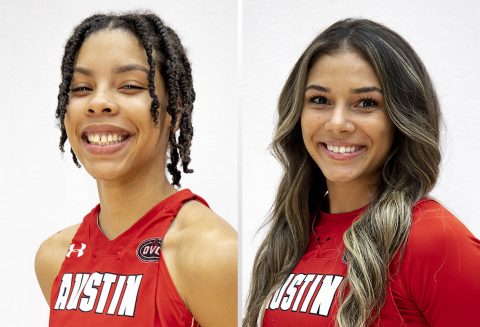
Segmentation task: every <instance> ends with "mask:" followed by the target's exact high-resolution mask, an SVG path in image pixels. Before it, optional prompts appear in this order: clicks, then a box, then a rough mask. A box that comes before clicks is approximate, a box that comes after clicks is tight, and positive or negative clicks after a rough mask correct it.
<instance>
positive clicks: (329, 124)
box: [325, 105, 355, 134]
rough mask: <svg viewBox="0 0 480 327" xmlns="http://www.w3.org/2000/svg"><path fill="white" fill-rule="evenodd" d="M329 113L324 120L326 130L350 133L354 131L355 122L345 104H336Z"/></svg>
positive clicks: (336, 132)
mask: <svg viewBox="0 0 480 327" xmlns="http://www.w3.org/2000/svg"><path fill="white" fill-rule="evenodd" d="M330 113H331V114H330V116H329V117H328V119H327V121H326V122H325V128H326V129H327V130H328V131H330V132H332V133H335V134H343V133H351V132H354V131H355V124H354V122H353V121H352V119H351V117H350V115H349V111H348V108H347V107H346V106H343V105H337V106H335V107H334V108H333V110H332V111H331V112H330Z"/></svg>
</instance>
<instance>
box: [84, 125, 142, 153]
mask: <svg viewBox="0 0 480 327" xmlns="http://www.w3.org/2000/svg"><path fill="white" fill-rule="evenodd" d="M81 135H82V140H83V144H84V146H85V148H86V150H87V151H88V152H90V153H92V154H110V153H114V152H117V151H120V150H121V149H123V148H124V147H125V146H126V145H127V143H129V141H130V140H131V138H132V136H133V134H132V133H130V132H129V131H127V130H126V129H124V128H121V127H118V126H114V125H91V126H87V127H86V128H84V129H83V130H82V134H81Z"/></svg>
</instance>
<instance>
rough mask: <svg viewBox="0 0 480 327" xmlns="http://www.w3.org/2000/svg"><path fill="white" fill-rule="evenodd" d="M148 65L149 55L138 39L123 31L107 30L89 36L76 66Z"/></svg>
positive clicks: (80, 51) (79, 54) (78, 56)
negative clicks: (126, 63) (127, 63)
mask: <svg viewBox="0 0 480 327" xmlns="http://www.w3.org/2000/svg"><path fill="white" fill-rule="evenodd" d="M125 61H129V63H135V64H143V65H147V63H148V61H147V54H146V52H145V49H144V48H143V46H142V44H141V43H140V41H139V40H138V38H137V37H136V36H135V35H133V34H132V33H131V32H128V31H125V30H122V29H113V30H110V29H105V30H100V31H98V32H95V33H93V34H91V35H89V36H88V37H87V38H86V39H85V41H84V42H83V44H82V46H81V47H80V50H79V51H78V54H77V59H76V64H77V65H85V64H90V65H92V64H96V65H105V64H108V63H110V64H119V63H124V62H125Z"/></svg>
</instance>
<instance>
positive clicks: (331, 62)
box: [301, 51, 395, 189]
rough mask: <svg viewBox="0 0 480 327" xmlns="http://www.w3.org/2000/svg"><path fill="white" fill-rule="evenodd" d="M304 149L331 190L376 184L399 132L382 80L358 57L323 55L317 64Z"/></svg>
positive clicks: (310, 81) (308, 90) (308, 92)
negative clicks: (391, 114) (387, 106)
mask: <svg viewBox="0 0 480 327" xmlns="http://www.w3.org/2000/svg"><path fill="white" fill-rule="evenodd" d="M301 127H302V137H303V141H304V144H305V147H306V149H307V151H308V153H309V154H310V156H311V157H312V158H313V160H314V161H315V162H316V164H317V165H318V167H319V168H320V169H321V171H322V173H323V174H324V175H325V177H326V180H327V186H328V188H329V189H330V188H331V187H332V186H336V185H345V186H348V187H352V186H354V185H357V186H358V185H370V186H371V185H374V184H376V183H377V182H378V179H379V174H378V171H379V169H380V167H381V166H382V165H383V163H384V162H385V159H386V158H387V156H388V154H389V152H390V148H391V146H392V142H393V138H394V133H395V128H394V125H393V123H392V122H391V120H390V118H389V116H388V114H387V111H386V108H385V100H384V97H383V91H382V89H381V85H380V82H379V80H378V78H377V76H376V74H375V71H374V70H373V68H372V67H371V65H370V64H369V63H368V62H367V61H366V60H365V59H364V58H363V57H362V56H360V55H359V54H357V53H356V52H352V51H341V52H337V53H335V54H333V55H322V56H321V57H320V58H319V59H318V60H317V61H316V62H315V64H314V65H313V66H312V68H311V69H310V71H309V74H308V77H307V83H306V87H305V101H304V106H303V110H302V115H301Z"/></svg>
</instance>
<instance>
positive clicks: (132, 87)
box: [120, 84, 146, 91]
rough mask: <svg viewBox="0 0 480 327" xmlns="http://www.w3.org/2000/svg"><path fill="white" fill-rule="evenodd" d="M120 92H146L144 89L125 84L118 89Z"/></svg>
mask: <svg viewBox="0 0 480 327" xmlns="http://www.w3.org/2000/svg"><path fill="white" fill-rule="evenodd" d="M120 89H121V90H128V91H129V90H131V91H136V90H146V88H145V87H143V86H139V85H135V84H125V85H122V86H121V87H120Z"/></svg>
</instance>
